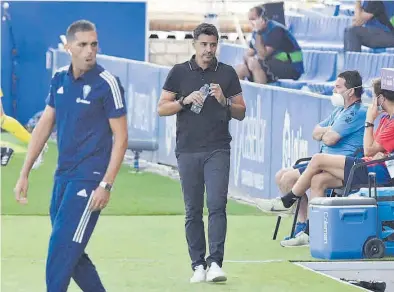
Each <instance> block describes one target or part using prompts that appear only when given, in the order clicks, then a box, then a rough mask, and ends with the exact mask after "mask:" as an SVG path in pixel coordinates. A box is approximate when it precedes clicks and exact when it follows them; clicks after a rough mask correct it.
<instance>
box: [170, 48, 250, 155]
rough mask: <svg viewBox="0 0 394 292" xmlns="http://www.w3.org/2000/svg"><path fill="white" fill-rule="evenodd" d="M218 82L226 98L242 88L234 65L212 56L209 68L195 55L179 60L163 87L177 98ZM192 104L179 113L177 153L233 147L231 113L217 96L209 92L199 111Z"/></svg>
mask: <svg viewBox="0 0 394 292" xmlns="http://www.w3.org/2000/svg"><path fill="white" fill-rule="evenodd" d="M210 83H216V84H219V85H220V87H221V88H222V91H223V94H224V96H225V97H226V98H232V97H234V96H236V95H239V94H240V93H241V92H242V89H241V84H240V82H239V79H238V76H237V73H236V72H235V70H234V68H233V67H231V66H229V65H226V64H223V63H221V62H218V61H217V59H216V58H214V59H213V61H212V63H211V65H210V66H209V68H207V69H206V70H203V69H202V68H200V67H199V66H198V65H197V63H196V61H195V56H193V57H192V58H191V59H190V61H187V62H184V63H182V64H176V65H175V66H174V67H173V68H172V69H171V71H170V73H169V74H168V76H167V80H166V82H165V84H164V86H163V90H166V91H169V92H172V93H175V94H176V99H177V100H178V99H179V98H181V97H182V96H184V97H187V96H188V95H189V94H190V93H192V92H193V91H197V90H199V89H200V88H201V87H202V86H203V85H204V84H210ZM190 107H191V105H188V106H186V107H185V109H183V110H181V111H180V112H178V113H177V129H176V149H175V152H176V153H182V152H206V151H214V150H217V149H230V142H231V135H230V132H229V121H230V119H231V113H230V110H229V108H228V107H223V106H222V105H221V104H220V103H219V102H218V101H217V100H216V98H215V97H214V96H210V95H209V96H208V97H207V99H206V100H205V103H204V106H203V108H202V110H201V112H200V113H199V114H196V113H194V112H192V111H191V110H190Z"/></svg>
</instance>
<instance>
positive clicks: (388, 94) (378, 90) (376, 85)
mask: <svg viewBox="0 0 394 292" xmlns="http://www.w3.org/2000/svg"><path fill="white" fill-rule="evenodd" d="M372 87H373V91H374V93H375V95H376V96H379V95H383V96H384V97H385V98H387V99H388V100H389V101H393V102H394V91H391V90H387V89H382V80H381V79H380V78H377V79H374V80H373V81H372Z"/></svg>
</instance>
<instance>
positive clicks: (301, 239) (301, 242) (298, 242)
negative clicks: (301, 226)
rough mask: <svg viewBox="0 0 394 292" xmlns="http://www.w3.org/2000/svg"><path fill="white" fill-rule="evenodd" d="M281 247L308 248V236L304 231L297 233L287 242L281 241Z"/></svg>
mask: <svg viewBox="0 0 394 292" xmlns="http://www.w3.org/2000/svg"><path fill="white" fill-rule="evenodd" d="M280 245H281V246H283V247H297V246H308V245H309V235H308V234H306V233H305V232H304V231H301V232H300V233H298V234H297V235H296V236H295V237H294V238H290V239H288V240H283V241H281V242H280Z"/></svg>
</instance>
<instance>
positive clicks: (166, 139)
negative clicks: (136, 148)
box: [157, 68, 177, 166]
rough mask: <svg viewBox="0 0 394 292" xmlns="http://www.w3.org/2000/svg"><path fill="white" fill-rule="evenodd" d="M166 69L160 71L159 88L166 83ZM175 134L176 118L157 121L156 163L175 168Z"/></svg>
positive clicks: (171, 117) (162, 118) (163, 118)
mask: <svg viewBox="0 0 394 292" xmlns="http://www.w3.org/2000/svg"><path fill="white" fill-rule="evenodd" d="M169 71H170V70H169V69H168V68H162V69H160V74H159V79H160V82H159V84H160V88H162V87H163V85H164V82H165V81H166V78H167V75H168V72H169ZM175 134H176V116H175V115H173V116H169V117H161V118H160V119H159V145H160V147H159V150H158V151H157V152H158V153H157V161H158V162H159V163H162V164H167V165H173V166H176V164H177V162H176V158H175V153H174V151H175V142H176V141H175Z"/></svg>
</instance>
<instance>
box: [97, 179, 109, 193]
mask: <svg viewBox="0 0 394 292" xmlns="http://www.w3.org/2000/svg"><path fill="white" fill-rule="evenodd" d="M99 186H100V187H102V188H103V189H104V190H106V191H108V192H110V191H111V190H112V185H111V184H109V183H107V182H105V181H101V182H100V184H99Z"/></svg>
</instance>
